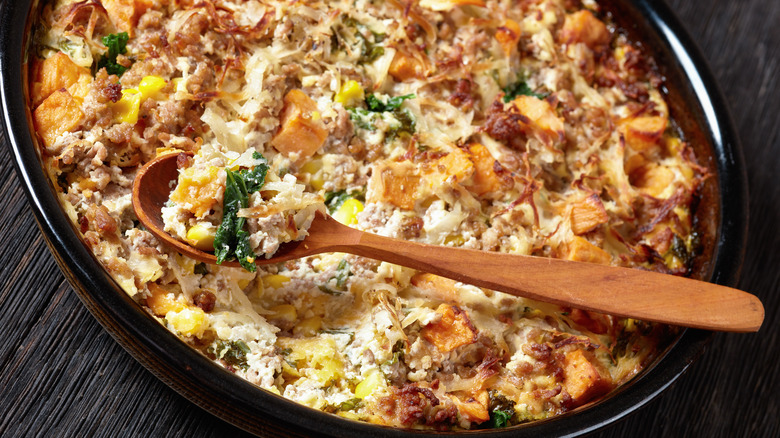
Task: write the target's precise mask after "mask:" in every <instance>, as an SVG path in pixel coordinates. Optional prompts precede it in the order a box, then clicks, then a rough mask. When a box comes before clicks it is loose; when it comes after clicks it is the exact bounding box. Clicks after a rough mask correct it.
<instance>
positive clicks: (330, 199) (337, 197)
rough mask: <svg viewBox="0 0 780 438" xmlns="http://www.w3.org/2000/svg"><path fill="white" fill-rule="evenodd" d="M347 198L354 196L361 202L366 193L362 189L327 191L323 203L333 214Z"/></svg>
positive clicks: (364, 198)
mask: <svg viewBox="0 0 780 438" xmlns="http://www.w3.org/2000/svg"><path fill="white" fill-rule="evenodd" d="M349 198H355V199H357V200H358V201H361V202H362V201H365V200H366V194H365V192H363V191H362V190H351V191H347V190H338V191H335V192H327V193H325V205H326V206H327V207H328V211H329V212H330V214H333V213H334V212H335V211H336V210H338V208H339V207H341V204H343V203H344V201H346V200H347V199H349Z"/></svg>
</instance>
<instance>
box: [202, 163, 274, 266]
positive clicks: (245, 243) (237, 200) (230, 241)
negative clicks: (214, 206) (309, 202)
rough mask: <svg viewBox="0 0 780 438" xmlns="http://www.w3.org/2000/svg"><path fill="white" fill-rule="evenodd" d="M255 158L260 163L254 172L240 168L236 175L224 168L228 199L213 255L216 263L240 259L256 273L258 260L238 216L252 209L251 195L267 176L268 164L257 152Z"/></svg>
mask: <svg viewBox="0 0 780 438" xmlns="http://www.w3.org/2000/svg"><path fill="white" fill-rule="evenodd" d="M252 158H254V159H255V160H258V161H259V163H257V165H255V167H254V169H251V170H250V169H241V170H239V171H237V172H233V171H231V170H230V169H225V172H226V178H225V183H226V184H225V198H224V201H223V203H222V211H223V215H222V223H221V224H220V225H219V228H218V229H217V233H216V235H215V237H214V254H215V255H216V256H217V263H222V262H224V261H226V260H233V259H234V258H235V259H236V260H238V262H239V263H240V264H241V266H243V267H244V269H246V270H247V271H250V272H255V271H256V270H257V266H256V265H255V263H254V262H255V258H256V257H257V255H256V254H255V253H254V251H252V246H251V245H250V243H249V233H248V232H247V231H246V230H244V225H245V224H246V218H243V217H238V211H239V210H240V209H242V208H247V207H248V206H249V195H250V194H252V193H254V192H256V191H258V190H260V188H261V187H263V184H265V176H266V174H267V173H268V168H269V166H268V161H266V159H265V158H264V157H263V156H262V155H260V154H259V153H257V152H255V153H254V154H253V155H252Z"/></svg>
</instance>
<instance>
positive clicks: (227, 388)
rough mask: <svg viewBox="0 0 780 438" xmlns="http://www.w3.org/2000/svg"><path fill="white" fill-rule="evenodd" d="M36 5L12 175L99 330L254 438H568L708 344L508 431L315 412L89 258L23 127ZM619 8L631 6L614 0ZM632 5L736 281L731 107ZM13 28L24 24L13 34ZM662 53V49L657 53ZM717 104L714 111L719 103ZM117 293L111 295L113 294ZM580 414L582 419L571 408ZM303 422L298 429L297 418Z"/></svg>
mask: <svg viewBox="0 0 780 438" xmlns="http://www.w3.org/2000/svg"><path fill="white" fill-rule="evenodd" d="M40 3H41V0H17V1H6V2H3V4H0V105H1V106H2V116H3V123H2V124H0V126H1V128H0V129H3V130H4V132H5V134H6V144H7V147H9V149H10V151H11V154H12V155H13V158H14V167H15V170H16V174H17V176H18V177H19V179H20V181H21V182H22V186H23V188H24V190H25V193H26V195H27V197H28V201H29V203H30V205H31V207H32V210H33V213H34V216H35V219H36V221H37V223H38V226H39V228H40V229H41V232H42V234H43V236H44V238H45V241H46V243H47V246H48V247H49V249H50V251H51V252H52V255H53V256H54V258H55V259H56V261H57V263H58V265H59V266H60V268H61V270H62V271H63V273H64V274H65V276H66V277H67V279H68V281H69V282H70V284H71V285H72V286H73V288H74V289H75V291H76V293H77V295H78V296H79V298H80V299H81V301H82V302H83V303H84V305H85V306H86V307H87V309H88V310H89V311H90V313H92V314H93V315H94V316H95V318H96V319H97V320H98V321H99V322H100V323H101V325H103V327H104V328H105V329H106V330H107V331H108V332H109V333H110V334H111V335H112V336H113V337H114V339H115V340H116V341H117V342H118V343H119V344H120V345H122V347H124V348H125V349H126V350H127V351H128V352H129V353H130V354H131V355H132V356H133V357H134V358H135V359H136V360H137V361H138V362H140V363H141V364H142V365H144V366H145V367H146V368H147V369H149V370H150V371H151V372H152V374H154V375H155V376H156V377H157V378H159V379H160V380H161V381H163V382H164V383H166V384H167V385H168V386H170V387H171V388H173V389H174V390H176V391H177V392H179V393H180V394H182V395H183V396H184V397H185V398H187V399H188V400H189V401H191V402H193V403H194V404H196V405H198V406H200V407H201V408H203V409H205V410H207V411H208V412H210V413H212V414H214V415H216V416H218V417H220V418H222V419H223V420H225V421H228V422H230V423H232V424H234V425H236V426H238V427H241V428H243V429H245V430H247V431H249V432H252V433H255V434H265V435H267V434H290V433H291V432H292V433H293V434H296V435H299V434H306V435H308V434H312V433H314V434H332V435H342V436H343V435H345V434H350V435H359V436H365V435H371V436H387V437H391V436H409V435H417V434H431V435H435V436H455V435H457V436H464V435H472V434H495V436H509V435H511V436H513V437H525V436H528V437H530V436H540V435H541V436H546V435H550V436H575V435H580V434H584V433H588V432H591V431H593V430H596V429H598V428H601V427H604V426H606V425H607V424H610V423H613V422H615V421H617V420H619V419H621V418H623V417H625V416H626V415H628V414H630V413H632V412H634V411H636V410H637V409H639V408H640V407H642V406H644V405H645V404H646V403H648V402H649V401H650V400H652V399H653V398H655V397H656V396H657V395H658V394H660V393H661V392H662V391H663V390H664V389H666V388H667V387H668V386H670V385H671V384H672V383H673V382H674V381H675V380H676V379H677V378H678V377H679V376H680V375H681V374H682V373H683V372H685V371H686V370H687V368H688V367H689V366H690V364H691V363H693V362H694V361H695V360H696V359H697V358H698V357H699V356H701V354H702V353H703V351H704V348H705V345H706V344H707V343H708V341H709V339H710V338H711V335H712V333H711V332H707V331H702V330H692V329H688V330H685V332H684V333H683V334H682V335H681V336H680V337H679V338H678V340H677V341H676V342H675V343H674V345H672V346H670V347H669V349H668V350H667V352H666V353H665V355H663V357H661V358H659V359H658V360H656V361H655V363H654V365H652V366H651V367H650V369H647V370H645V371H643V372H642V373H641V374H640V375H639V376H637V377H636V378H634V379H632V380H631V381H629V382H627V383H626V384H624V385H623V386H621V387H620V388H619V389H618V390H616V391H613V392H612V393H611V394H609V395H608V396H606V397H603V398H601V399H599V400H598V401H595V402H592V403H589V404H587V405H585V406H583V407H580V408H577V409H575V410H573V411H571V412H569V413H566V414H563V415H560V416H556V417H553V418H550V419H547V420H541V421H536V422H532V423H526V424H523V425H519V426H515V427H511V428H506V429H488V430H476V431H459V432H457V433H453V432H435V431H418V430H410V429H398V428H390V427H383V426H376V425H370V424H366V423H361V422H356V421H351V420H347V419H344V418H341V417H338V416H335V415H331V414H326V413H324V412H321V411H318V410H314V409H311V408H308V407H305V406H303V405H300V404H298V403H296V402H293V401H290V400H288V399H285V398H283V397H281V396H277V395H275V394H272V393H270V392H267V391H264V390H261V389H259V388H257V387H256V386H255V385H252V384H251V383H249V382H247V381H244V380H243V379H241V378H239V377H237V376H235V375H233V374H232V373H230V372H228V371H226V370H224V369H223V368H221V367H219V366H217V365H215V364H214V363H213V362H212V361H210V360H208V359H207V358H206V357H204V356H203V355H201V354H199V353H198V352H196V351H195V350H194V349H192V348H191V347H189V346H187V345H186V344H185V343H183V342H181V341H180V340H179V339H178V338H177V337H176V336H175V335H173V334H172V333H170V332H169V331H168V330H167V329H165V328H164V327H163V326H162V325H160V324H159V323H158V322H157V321H155V320H154V319H153V318H152V317H151V316H149V315H148V314H147V313H146V312H144V311H143V310H142V309H141V308H140V306H138V305H137V304H136V303H135V302H134V301H133V300H132V299H131V298H130V297H129V296H128V295H127V294H126V293H124V292H123V291H122V290H121V289H120V288H119V287H118V286H117V285H116V283H115V282H114V280H113V279H112V278H111V277H110V276H109V275H108V274H107V272H106V271H105V269H103V267H102V266H101V265H100V264H99V263H98V262H97V260H96V259H95V258H94V256H92V254H91V253H90V252H89V250H88V249H87V248H86V247H85V246H84V244H83V242H82V241H81V239H80V238H79V237H78V234H77V232H76V230H75V228H74V226H73V224H71V223H70V221H69V220H68V219H67V217H66V216H65V214H64V213H63V211H62V210H61V208H60V204H59V202H58V200H57V198H56V196H55V195H54V193H53V192H52V190H50V187H51V186H50V183H49V180H48V178H47V177H46V175H45V172H44V171H43V167H42V166H41V164H40V161H39V157H38V154H37V153H36V150H35V143H34V141H33V138H32V134H31V126H32V123H31V116H30V112H29V109H28V108H27V105H26V99H25V92H24V90H25V89H26V88H27V87H26V86H27V81H26V78H25V77H24V74H23V73H24V71H25V69H24V60H25V59H26V58H25V57H26V55H27V52H26V49H27V44H28V38H27V36H28V33H29V32H28V30H29V29H30V26H31V14H30V12H31V11H34V10H36V9H37V8H38V6H39V4H40ZM619 3H627V2H619ZM628 7H630V8H634V9H636V11H637V12H638V13H640V14H641V15H642V16H644V17H645V19H646V23H645V24H644V25H645V26H647V27H648V28H649V29H650V30H651V31H652V32H654V34H655V36H657V38H658V40H659V41H661V42H662V43H663V44H664V47H662V48H661V49H658V48H655V47H654V48H652V50H651V51H652V54H653V56H654V57H656V56H657V55H658V53H661V52H663V53H669V54H671V55H673V59H672V61H674V62H676V64H677V65H675V66H673V67H672V66H669V67H668V68H669V69H673V70H674V71H678V72H679V74H680V75H681V76H682V77H683V78H684V79H685V80H686V84H687V85H688V86H689V87H690V89H689V90H687V91H688V93H689V94H691V93H692V94H691V95H690V96H688V99H686V101H687V102H688V103H692V102H691V101H690V99H694V100H695V103H696V104H697V105H695V107H696V108H695V110H696V112H697V113H698V115H699V118H700V119H701V120H700V122H701V123H700V127H701V131H702V133H703V134H704V135H705V136H706V137H707V138H708V139H709V140H710V141H711V142H712V146H713V157H714V158H715V159H716V163H715V164H716V168H717V175H716V177H717V179H718V183H717V186H718V198H719V200H720V216H719V217H720V223H719V225H718V227H717V237H716V247H715V248H714V250H713V261H712V263H711V269H710V272H711V274H712V275H711V278H710V281H712V282H713V283H718V284H722V285H727V286H735V285H736V283H737V281H738V279H739V274H740V271H741V266H742V260H743V258H744V253H745V245H746V239H747V220H748V196H747V177H746V174H745V166H744V159H743V158H742V151H741V148H740V146H739V142H738V138H737V136H736V135H735V130H734V128H733V124H732V122H731V118H730V115H729V113H728V109H727V107H726V105H725V101H724V99H723V97H722V93H721V92H720V90H719V88H718V86H717V84H716V82H715V80H714V78H713V76H712V74H711V73H710V71H709V68H708V67H707V65H706V62H705V61H704V59H703V56H702V55H701V53H700V52H699V50H698V48H697V47H696V45H695V44H694V43H693V41H692V40H691V38H690V36H689V35H688V34H687V32H686V31H685V29H684V27H683V26H682V25H681V23H680V22H679V21H678V20H677V18H676V17H675V16H674V15H673V14H672V12H671V11H670V10H669V8H668V7H667V6H666V5H665V4H664V3H663V2H661V1H657V0H636V1H634V2H633V4H632V5H629V6H628ZM20 25H23V26H22V27H21V30H20ZM659 50H660V51H659ZM716 109H717V110H716ZM117 292H119V293H117ZM583 410H587V414H584V415H579V413H580V412H581V411H583ZM301 418H306V419H307V421H306V422H305V424H303V422H301V421H300V419H301Z"/></svg>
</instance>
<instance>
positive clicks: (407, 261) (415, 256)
mask: <svg viewBox="0 0 780 438" xmlns="http://www.w3.org/2000/svg"><path fill="white" fill-rule="evenodd" d="M178 155H179V154H166V155H161V156H159V157H157V158H155V159H154V160H152V161H150V162H149V163H148V164H146V165H145V166H144V167H143V168H142V169H140V170H139V171H138V174H137V175H136V178H135V181H134V183H133V209H134V210H135V212H136V215H137V217H138V219H139V220H140V221H141V222H142V223H143V224H144V225H145V226H146V228H147V229H148V230H149V232H151V233H152V234H154V235H155V236H157V238H158V239H160V241H162V242H163V243H165V244H166V245H169V246H171V247H172V248H174V249H175V250H176V251H178V252H180V253H182V254H184V255H186V256H188V257H191V258H193V259H195V260H199V261H201V262H205V263H210V264H216V263H217V259H216V257H215V256H214V254H212V253H208V252H205V251H201V250H198V249H196V248H194V247H192V246H190V245H188V244H186V243H184V242H181V241H179V240H177V239H176V238H174V237H172V236H171V235H169V234H168V233H167V232H166V231H165V227H164V223H163V220H162V215H161V210H162V207H164V206H165V204H166V203H167V202H168V198H169V195H170V192H171V190H172V188H173V184H174V183H175V181H176V179H177V172H178V166H177V158H178ZM308 231H309V235H308V236H307V237H306V238H305V239H304V240H302V241H298V242H290V243H286V244H284V245H282V246H281V248H280V249H279V251H277V252H276V253H275V254H274V255H273V257H270V258H263V257H258V258H257V263H258V264H270V263H279V262H283V261H287V260H291V259H296V258H301V257H305V256H309V255H313V254H319V253H323V252H346V253H350V254H355V255H359V256H363V257H369V258H372V259H376V260H382V261H386V262H390V263H395V264H398V265H402V266H406V267H410V268H413V269H416V270H419V271H424V272H430V273H432V274H436V275H441V276H444V277H448V278H452V279H454V280H458V281H461V282H463V283H468V284H473V285H475V286H479V287H484V288H488V289H493V290H499V291H502V292H506V293H509V294H512V295H515V296H521V297H526V298H530V299H534V300H539V301H545V302H549V303H554V304H559V305H561V306H565V307H573V308H579V309H583V310H591V311H596V312H601V313H606V314H610V315H616V316H624V317H631V318H636V319H640V320H644V321H655V322H662V323H667V324H673V325H679V326H686V327H693V328H701V329H708V330H720V331H732V332H754V331H758V329H759V328H760V327H761V324H762V322H763V320H764V307H763V305H762V304H761V301H760V300H759V299H758V298H756V297H755V296H753V295H751V294H748V293H746V292H743V291H740V290H737V289H732V288H729V287H725V286H720V285H716V284H712V283H706V282H703V281H698V280H693V279H690V278H684V277H676V276H672V275H666V274H659V273H655V272H648V271H642V270H638V269H629V268H621V267H613V266H604V265H597V264H592V263H583V262H572V261H566V260H559V259H551V258H544V257H533V256H523V255H516V254H503V253H496V252H487V251H479V250H472V249H463V248H452V247H446V246H436V245H427V244H422V243H417V242H408V241H404V240H398V239H391V238H388V237H382V236H377V235H375V234H370V233H365V232H362V231H360V230H357V229H354V228H350V227H348V226H345V225H342V224H340V223H339V222H338V221H336V220H335V219H333V218H330V217H328V216H326V215H324V214H321V213H318V214H317V215H316V217H315V219H314V220H313V222H312V224H311V227H310V228H309V230H308ZM224 264H227V265H230V266H239V264H238V263H237V262H226V263H224Z"/></svg>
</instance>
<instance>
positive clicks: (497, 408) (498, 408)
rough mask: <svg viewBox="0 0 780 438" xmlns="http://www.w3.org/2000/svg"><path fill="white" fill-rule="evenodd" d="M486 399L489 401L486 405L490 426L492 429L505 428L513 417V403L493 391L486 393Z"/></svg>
mask: <svg viewBox="0 0 780 438" xmlns="http://www.w3.org/2000/svg"><path fill="white" fill-rule="evenodd" d="M488 397H489V400H490V403H489V404H488V411H489V412H490V425H491V426H492V427H493V428H499V427H506V426H507V425H508V424H509V421H510V420H511V419H512V417H513V416H514V415H515V403H514V402H513V401H511V400H509V399H507V398H506V397H505V396H503V395H501V394H499V393H498V391H495V390H490V391H488Z"/></svg>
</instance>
